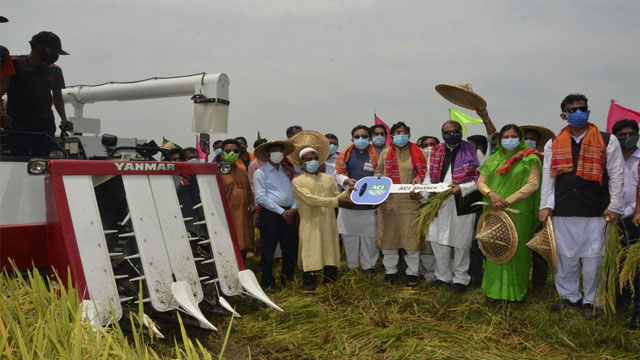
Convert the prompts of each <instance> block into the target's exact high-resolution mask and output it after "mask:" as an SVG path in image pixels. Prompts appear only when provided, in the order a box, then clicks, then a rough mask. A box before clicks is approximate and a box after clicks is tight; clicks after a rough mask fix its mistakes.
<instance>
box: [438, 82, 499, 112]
mask: <svg viewBox="0 0 640 360" xmlns="http://www.w3.org/2000/svg"><path fill="white" fill-rule="evenodd" d="M436 91H437V92H438V93H439V94H440V95H442V97H444V98H445V99H447V100H449V101H450V102H452V103H454V104H456V105H459V106H462V107H463V108H467V109H469V110H484V109H486V108H487V102H486V101H485V100H484V99H483V98H482V96H480V95H478V94H476V93H475V92H474V91H473V89H472V88H471V84H464V85H452V84H438V85H436Z"/></svg>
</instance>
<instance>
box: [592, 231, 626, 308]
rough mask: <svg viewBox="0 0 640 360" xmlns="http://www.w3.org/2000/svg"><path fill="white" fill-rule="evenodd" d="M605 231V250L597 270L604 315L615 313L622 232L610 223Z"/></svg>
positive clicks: (599, 294) (598, 293) (599, 296)
mask: <svg viewBox="0 0 640 360" xmlns="http://www.w3.org/2000/svg"><path fill="white" fill-rule="evenodd" d="M608 226H609V229H608V230H606V232H607V233H606V239H605V245H606V250H605V252H604V257H603V258H602V264H600V269H598V281H599V283H598V291H597V295H598V299H599V300H600V307H601V308H602V311H603V312H604V314H605V315H607V314H615V312H616V293H617V291H618V274H619V273H620V250H621V245H620V239H621V238H622V231H621V230H620V227H619V226H618V225H617V224H614V223H611V224H609V225H608Z"/></svg>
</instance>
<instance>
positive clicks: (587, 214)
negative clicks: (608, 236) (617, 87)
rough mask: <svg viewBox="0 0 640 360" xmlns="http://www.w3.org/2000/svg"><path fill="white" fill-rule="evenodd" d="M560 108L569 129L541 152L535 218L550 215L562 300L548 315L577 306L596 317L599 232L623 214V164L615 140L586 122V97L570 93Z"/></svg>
mask: <svg viewBox="0 0 640 360" xmlns="http://www.w3.org/2000/svg"><path fill="white" fill-rule="evenodd" d="M560 108H561V109H562V114H561V115H560V117H561V118H562V119H563V120H565V121H568V122H569V125H567V126H566V127H565V128H564V129H562V130H561V131H560V133H559V134H558V137H557V138H556V139H555V140H549V141H548V142H547V144H546V145H545V147H544V165H543V168H542V190H541V194H540V213H539V218H540V222H545V221H547V219H548V218H549V217H550V216H551V215H553V219H552V221H553V228H554V235H555V238H556V248H557V252H558V272H557V273H556V276H555V284H556V290H557V292H558V295H560V297H561V298H562V301H561V302H559V303H557V304H555V305H554V306H553V307H552V308H551V310H552V311H558V310H561V309H562V308H565V307H568V306H571V307H581V308H582V313H583V315H584V316H585V317H587V318H591V317H593V316H595V315H597V313H598V312H599V311H594V305H596V307H597V306H598V298H597V296H596V290H597V288H598V276H597V274H598V268H599V267H600V263H601V262H602V257H603V255H604V251H605V245H604V244H605V239H604V231H603V229H604V227H605V225H606V221H612V222H616V221H618V219H619V218H620V214H622V213H623V211H624V206H623V204H624V202H623V178H624V168H623V166H624V160H623V158H622V152H621V150H620V143H619V142H618V139H616V137H615V136H610V134H606V133H602V132H600V130H598V128H597V127H596V126H595V125H594V124H592V123H590V122H588V120H589V107H588V106H587V98H586V96H584V95H582V94H571V95H569V96H567V97H565V99H564V100H563V101H562V103H561V104H560ZM581 263H582V291H583V293H584V296H583V295H582V294H581V293H580V264H581Z"/></svg>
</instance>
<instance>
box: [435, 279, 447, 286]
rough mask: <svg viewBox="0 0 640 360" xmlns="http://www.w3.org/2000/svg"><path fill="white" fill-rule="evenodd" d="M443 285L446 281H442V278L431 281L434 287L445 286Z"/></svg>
mask: <svg viewBox="0 0 640 360" xmlns="http://www.w3.org/2000/svg"><path fill="white" fill-rule="evenodd" d="M445 285H447V283H446V282H444V281H442V280H436V281H434V282H433V286H435V287H442V286H445Z"/></svg>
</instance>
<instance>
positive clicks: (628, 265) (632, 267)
mask: <svg viewBox="0 0 640 360" xmlns="http://www.w3.org/2000/svg"><path fill="white" fill-rule="evenodd" d="M623 259H624V261H623ZM618 261H619V262H622V263H623V265H622V270H620V278H619V286H620V289H622V288H624V286H625V285H628V286H629V288H630V289H631V292H632V293H634V294H635V292H636V289H635V287H634V281H633V279H635V277H636V275H638V271H639V270H640V241H638V242H636V243H635V244H633V245H629V246H627V247H625V248H623V249H622V251H620V255H619V256H618Z"/></svg>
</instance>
